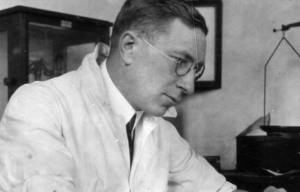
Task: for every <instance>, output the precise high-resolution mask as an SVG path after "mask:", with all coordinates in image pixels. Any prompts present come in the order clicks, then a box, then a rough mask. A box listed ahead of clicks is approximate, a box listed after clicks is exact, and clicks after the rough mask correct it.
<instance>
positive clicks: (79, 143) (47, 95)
mask: <svg viewBox="0 0 300 192" xmlns="http://www.w3.org/2000/svg"><path fill="white" fill-rule="evenodd" d="M97 52H98V50H97V48H96V50H95V52H94V53H92V54H89V55H88V56H87V57H86V58H85V59H84V61H83V64H82V65H81V67H80V68H79V69H78V70H77V71H74V72H70V73H67V74H65V75H63V76H61V77H58V78H54V79H51V80H49V81H46V82H35V83H32V84H29V85H25V86H22V87H21V88H20V89H18V90H17V91H16V93H15V94H14V95H13V96H12V97H11V99H10V101H9V104H8V106H7V108H6V110H5V113H4V116H3V118H2V121H1V124H0V191H18V192H27V191H28V192H37V191H41V192H54V191H55V192H71V191H72V192H75V191H77V192H102V191H109V192H119V191H120V192H123V191H126V192H129V191H132V192H143V191H148V192H164V191H176V192H193V191H204V192H210V191H212V192H213V191H214V192H215V191H218V190H219V189H220V188H221V186H223V185H228V183H226V181H225V178H224V177H223V176H222V175H220V174H219V173H217V172H216V171H215V170H214V169H213V168H212V167H211V166H210V165H209V164H208V163H207V162H206V161H205V160H204V159H203V158H202V157H200V156H198V155H196V154H195V152H194V151H193V150H192V149H191V148H190V147H189V145H188V144H187V142H186V141H185V140H183V139H182V138H181V137H180V136H179V135H178V133H177V132H176V129H175V128H174V127H173V126H172V125H171V124H170V123H169V122H167V121H165V120H163V119H162V118H158V117H152V116H149V115H146V114H144V115H143V117H142V118H141V119H142V120H141V121H139V123H140V126H138V128H137V129H136V136H135V152H134V153H135V154H134V159H133V164H132V168H131V170H130V166H129V152H128V141H127V136H126V129H125V122H124V120H123V118H121V117H120V116H118V115H116V114H115V113H114V112H113V111H112V110H111V107H110V104H109V102H108V99H107V98H106V93H105V92H104V88H103V87H104V85H103V80H102V77H101V72H100V68H99V66H98V65H97V63H96V57H97Z"/></svg>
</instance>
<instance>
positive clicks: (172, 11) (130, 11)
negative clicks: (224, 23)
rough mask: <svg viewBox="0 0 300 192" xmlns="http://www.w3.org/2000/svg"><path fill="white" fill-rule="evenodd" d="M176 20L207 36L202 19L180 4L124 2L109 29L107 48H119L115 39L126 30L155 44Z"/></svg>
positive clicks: (141, 0)
mask: <svg viewBox="0 0 300 192" xmlns="http://www.w3.org/2000/svg"><path fill="white" fill-rule="evenodd" d="M176 18H179V19H181V21H182V22H184V23H185V24H186V25H187V26H190V27H195V28H200V29H201V30H202V31H203V33H204V34H205V35H207V33H208V29H207V26H206V23H205V19H204V18H203V16H202V15H201V14H200V13H199V12H198V11H197V10H196V9H195V8H194V7H191V6H189V5H187V4H186V3H184V1H183V0H126V1H125V3H124V5H123V6H122V8H121V10H120V12H119V14H118V16H117V18H116V21H115V23H114V26H113V31H112V37H111V48H112V49H116V48H117V47H118V46H119V45H118V41H119V37H120V35H121V34H122V33H123V32H125V31H126V30H134V31H136V32H137V33H139V34H140V35H145V36H146V37H147V38H148V39H149V40H150V41H155V37H156V36H157V35H158V34H161V33H167V32H168V31H167V29H168V26H169V24H170V22H171V21H172V20H173V19H176ZM153 43H154V42H153Z"/></svg>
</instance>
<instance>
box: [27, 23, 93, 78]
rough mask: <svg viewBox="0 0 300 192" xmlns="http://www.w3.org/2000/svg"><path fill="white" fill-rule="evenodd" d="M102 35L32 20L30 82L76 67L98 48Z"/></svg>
mask: <svg viewBox="0 0 300 192" xmlns="http://www.w3.org/2000/svg"><path fill="white" fill-rule="evenodd" d="M97 42H99V35H98V34H96V33H93V32H87V31H80V30H75V29H72V28H66V27H58V26H53V25H48V24H40V23H34V22H30V23H29V69H28V71H29V73H28V74H29V75H28V80H29V82H32V81H36V80H38V81H39V80H42V81H43V80H47V79H51V78H53V77H57V76H60V75H62V74H64V73H66V72H69V71H72V70H76V69H77V68H78V67H79V65H80V64H81V62H82V60H83V58H84V57H85V55H86V54H87V53H90V52H92V51H93V50H94V47H95V45H96V43H97Z"/></svg>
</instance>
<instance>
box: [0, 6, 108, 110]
mask: <svg viewBox="0 0 300 192" xmlns="http://www.w3.org/2000/svg"><path fill="white" fill-rule="evenodd" d="M111 26H112V23H110V22H107V21H102V20H97V19H91V18H85V17H80V16H75V15H69V14H63V13H57V12H52V11H45V10H40V9H35V8H29V7H24V6H17V7H13V8H9V9H6V10H2V11H0V80H1V81H2V82H1V83H0V84H1V85H0V115H1V116H2V114H1V109H2V108H3V106H5V104H6V102H7V100H8V99H9V98H10V96H11V95H12V94H13V93H14V91H15V90H16V89H17V88H18V87H20V86H21V85H23V84H25V83H30V82H32V81H43V80H47V79H51V78H53V77H57V76H60V75H62V74H64V73H66V72H68V71H72V70H75V69H77V68H78V66H79V65H80V64H81V61H82V59H83V58H84V56H85V55H86V54H87V53H90V52H92V51H93V49H94V47H95V45H96V44H97V43H98V42H103V43H106V44H108V43H109V31H110V27H111Z"/></svg>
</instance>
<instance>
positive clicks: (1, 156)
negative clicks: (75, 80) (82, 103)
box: [0, 83, 75, 192]
mask: <svg viewBox="0 0 300 192" xmlns="http://www.w3.org/2000/svg"><path fill="white" fill-rule="evenodd" d="M58 100H59V98H56V96H55V95H54V94H53V92H51V89H50V88H48V87H45V86H44V85H42V84H40V83H34V84H31V85H25V86H23V87H21V88H19V89H18V90H17V91H16V93H15V94H14V95H13V96H12V97H11V99H10V101H9V103H8V105H7V107H6V109H5V112H4V115H3V117H2V120H1V123H0V191H17V192H37V191H43V192H54V191H55V192H71V191H72V192H73V191H75V187H74V180H73V178H74V174H75V173H74V161H73V159H72V156H71V153H70V152H69V151H68V149H67V148H66V146H65V142H64V138H63V133H62V128H61V124H60V122H61V120H60V118H61V117H60V113H61V110H60V108H59V105H58Z"/></svg>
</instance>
